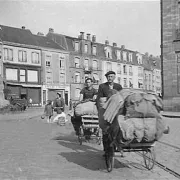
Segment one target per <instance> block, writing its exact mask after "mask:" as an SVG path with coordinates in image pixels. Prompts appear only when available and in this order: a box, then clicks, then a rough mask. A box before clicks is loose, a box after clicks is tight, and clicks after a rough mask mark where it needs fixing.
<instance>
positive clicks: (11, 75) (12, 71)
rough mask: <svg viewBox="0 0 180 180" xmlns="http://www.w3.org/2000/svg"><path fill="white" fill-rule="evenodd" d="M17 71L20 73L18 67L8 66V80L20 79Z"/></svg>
mask: <svg viewBox="0 0 180 180" xmlns="http://www.w3.org/2000/svg"><path fill="white" fill-rule="evenodd" d="M17 73H18V70H17V69H11V68H6V80H11V81H17V80H18V76H17Z"/></svg>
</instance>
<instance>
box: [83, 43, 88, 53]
mask: <svg viewBox="0 0 180 180" xmlns="http://www.w3.org/2000/svg"><path fill="white" fill-rule="evenodd" d="M84 52H85V53H88V45H87V44H85V46H84Z"/></svg>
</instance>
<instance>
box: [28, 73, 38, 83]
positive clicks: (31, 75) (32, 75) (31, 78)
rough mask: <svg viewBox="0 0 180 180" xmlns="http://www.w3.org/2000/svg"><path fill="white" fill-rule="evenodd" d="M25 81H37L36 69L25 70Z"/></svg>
mask: <svg viewBox="0 0 180 180" xmlns="http://www.w3.org/2000/svg"><path fill="white" fill-rule="evenodd" d="M27 81H28V82H38V71H35V70H28V71H27Z"/></svg>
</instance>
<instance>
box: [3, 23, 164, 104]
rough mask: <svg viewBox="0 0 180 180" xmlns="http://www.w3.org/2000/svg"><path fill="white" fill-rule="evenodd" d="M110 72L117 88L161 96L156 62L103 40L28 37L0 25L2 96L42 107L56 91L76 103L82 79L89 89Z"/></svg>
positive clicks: (81, 36) (26, 31)
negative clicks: (17, 98)
mask: <svg viewBox="0 0 180 180" xmlns="http://www.w3.org/2000/svg"><path fill="white" fill-rule="evenodd" d="M110 70H113V71H115V72H116V82H117V83H120V84H121V85H122V87H123V88H135V89H144V90H147V91H154V92H155V93H157V94H159V93H161V67H160V59H159V58H158V57H153V56H152V55H148V53H146V54H142V53H139V52H137V51H132V50H129V49H126V48H125V46H124V45H122V46H121V47H118V46H117V44H116V43H113V44H112V45H110V44H109V41H108V40H106V41H105V43H104V44H103V43H99V42H97V41H96V36H95V35H92V37H91V35H90V34H85V33H84V32H81V33H80V34H79V35H78V37H77V38H76V37H70V36H66V35H62V34H58V33H55V32H54V30H53V29H52V28H49V32H48V33H47V35H44V34H42V33H38V34H37V35H35V34H32V33H31V31H30V30H29V29H26V28H25V27H24V26H23V27H22V28H14V27H9V26H4V25H0V76H1V77H2V80H3V88H4V93H5V95H6V93H10V94H16V95H18V96H19V97H20V98H26V99H29V98H31V99H32V101H33V105H44V104H45V103H46V100H47V99H50V100H52V99H54V98H55V97H56V93H57V92H60V93H61V94H62V96H63V97H64V99H65V103H66V104H67V105H68V102H69V100H70V98H71V99H72V100H73V101H77V100H78V98H79V93H80V90H81V89H82V88H83V87H84V82H85V79H86V78H87V77H91V78H93V81H94V87H95V88H96V89H98V85H99V84H100V83H103V82H105V81H106V78H105V76H104V75H105V73H106V72H107V71H110Z"/></svg>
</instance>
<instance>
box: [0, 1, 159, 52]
mask: <svg viewBox="0 0 180 180" xmlns="http://www.w3.org/2000/svg"><path fill="white" fill-rule="evenodd" d="M0 24H2V25H7V26H13V27H18V28H20V27H21V26H25V27H26V28H27V29H30V30H31V32H32V33H34V34H36V33H37V32H43V33H44V34H47V33H48V29H49V28H50V27H51V28H53V29H54V31H55V32H56V33H61V34H65V35H69V36H73V37H77V36H78V35H79V32H80V31H84V32H85V33H90V34H93V35H96V39H97V41H98V42H100V43H104V42H105V40H106V39H108V40H109V42H110V44H112V43H113V42H116V43H117V44H118V46H121V45H125V47H126V48H127V49H131V50H135V51H136V50H137V51H139V52H141V53H145V52H149V54H153V55H160V2H159V1H146V0H145V1H88V2H87V1H53V0H51V1H50V0H49V1H45V0H44V1H42V0H41V1H40V0H39V1H34V0H33V1H27V0H21V1H18V0H16V1H10V0H0Z"/></svg>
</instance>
